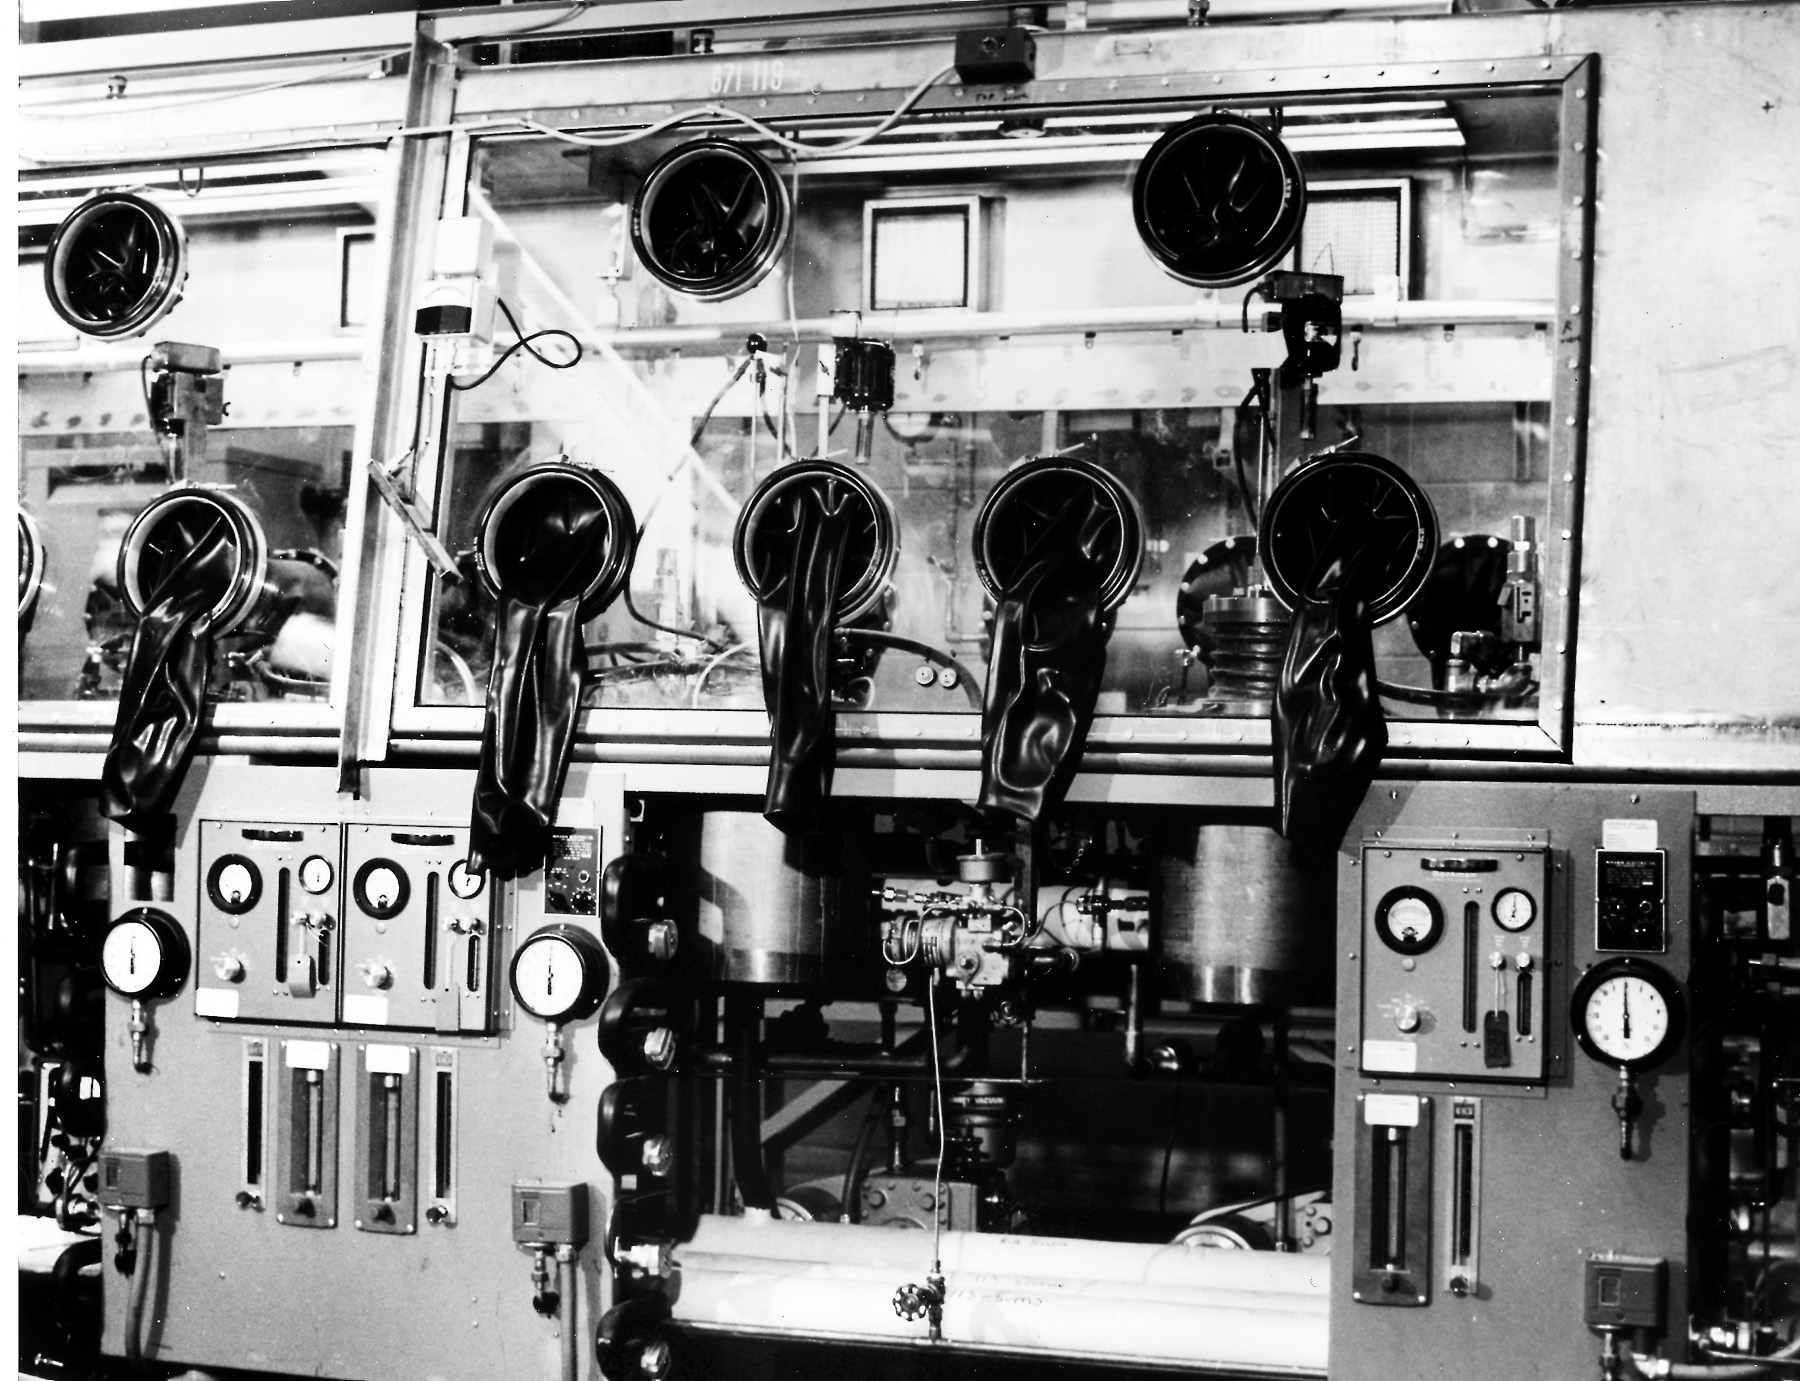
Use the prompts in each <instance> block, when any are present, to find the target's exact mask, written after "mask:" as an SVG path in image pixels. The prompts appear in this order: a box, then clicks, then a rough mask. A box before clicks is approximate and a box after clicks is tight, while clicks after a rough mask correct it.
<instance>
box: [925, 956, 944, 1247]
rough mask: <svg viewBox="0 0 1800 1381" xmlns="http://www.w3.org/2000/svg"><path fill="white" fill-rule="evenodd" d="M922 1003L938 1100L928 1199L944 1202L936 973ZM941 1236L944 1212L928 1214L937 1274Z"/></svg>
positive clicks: (927, 982)
mask: <svg viewBox="0 0 1800 1381" xmlns="http://www.w3.org/2000/svg"><path fill="white" fill-rule="evenodd" d="M925 1005H926V1008H927V1009H928V1015H929V1016H930V1019H931V1090H932V1096H933V1097H934V1098H935V1099H936V1100H937V1130H938V1153H937V1166H936V1168H935V1169H934V1170H933V1171H932V1172H931V1202H932V1203H933V1204H941V1203H943V1202H944V1154H945V1151H946V1150H947V1149H948V1146H949V1132H948V1130H947V1129H946V1128H945V1125H944V1067H943V1064H942V1062H941V1061H940V1060H939V1058H938V1025H937V975H936V974H928V975H926V979H925ZM943 1236H944V1215H943V1214H942V1213H933V1214H932V1215H931V1274H932V1275H933V1276H939V1275H942V1274H943V1270H944V1266H943V1263H944V1255H943V1251H942V1249H941V1243H942V1241H943Z"/></svg>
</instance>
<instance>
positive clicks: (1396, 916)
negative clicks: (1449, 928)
mask: <svg viewBox="0 0 1800 1381" xmlns="http://www.w3.org/2000/svg"><path fill="white" fill-rule="evenodd" d="M1375 933H1376V934H1377V935H1379V936H1380V937H1381V943H1382V944H1384V945H1386V946H1387V947H1388V948H1389V949H1391V950H1393V951H1394V952H1395V953H1397V954H1423V953H1424V952H1425V951H1426V950H1428V949H1430V948H1431V947H1432V946H1433V945H1435V944H1436V943H1437V942H1438V940H1439V939H1440V938H1441V937H1442V936H1443V933H1444V908H1443V907H1441V906H1440V905H1438V899H1437V898H1436V897H1434V896H1432V894H1431V893H1429V892H1427V891H1426V890H1425V889H1424V888H1423V887H1396V888H1394V889H1393V890H1392V891H1390V892H1389V893H1388V894H1387V895H1386V896H1385V897H1383V898H1382V899H1381V904H1380V905H1379V906H1377V907H1376V908H1375Z"/></svg>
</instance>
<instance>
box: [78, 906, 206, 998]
mask: <svg viewBox="0 0 1800 1381" xmlns="http://www.w3.org/2000/svg"><path fill="white" fill-rule="evenodd" d="M127 925H137V926H142V927H143V928H144V929H145V930H148V931H149V932H150V934H151V935H152V936H154V937H155V939H156V942H157V944H158V945H160V946H161V947H162V958H161V962H159V963H158V965H157V972H156V976H155V977H154V978H152V979H151V980H150V982H149V983H148V984H147V985H146V986H145V987H143V988H141V989H139V990H138V991H137V992H135V993H133V992H127V991H125V989H123V988H121V987H119V986H118V985H117V984H116V983H114V982H113V980H112V975H111V974H109V973H108V972H107V971H106V946H107V943H108V941H110V940H111V939H112V937H113V936H114V934H116V933H117V932H118V931H119V930H120V929H121V928H123V927H124V926H127ZM192 966H193V952H192V950H191V949H190V948H189V946H188V940H187V935H186V934H185V933H184V932H183V931H182V929H181V927H180V926H179V925H177V924H176V923H175V918H174V917H172V916H170V915H169V914H168V913H167V912H165V911H158V910H157V909H156V908H155V907H153V906H137V907H133V908H132V909H131V910H130V911H127V912H125V913H124V914H123V915H121V916H118V917H116V918H115V919H114V920H113V922H112V924H111V925H109V926H107V928H106V935H105V936H104V937H103V938H102V939H101V941H100V978H101V981H102V982H104V983H105V984H106V986H107V988H108V989H109V990H110V991H112V992H114V993H117V994H118V995H119V996H120V997H123V998H128V999H129V1000H131V1001H133V1002H143V1001H147V1000H151V999H155V998H164V997H173V996H174V995H175V994H176V993H178V992H180V991H181V985H182V984H183V983H185V982H187V976H188V970H189V969H190V968H191V967H192Z"/></svg>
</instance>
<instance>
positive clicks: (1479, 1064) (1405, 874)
mask: <svg viewBox="0 0 1800 1381" xmlns="http://www.w3.org/2000/svg"><path fill="white" fill-rule="evenodd" d="M1549 872H1550V850H1549V846H1548V844H1547V843H1546V842H1545V839H1544V838H1543V836H1542V835H1541V834H1540V835H1537V836H1534V837H1532V838H1529V839H1526V838H1524V837H1521V839H1520V841H1519V842H1518V843H1516V844H1507V843H1503V842H1501V841H1499V840H1495V839H1487V840H1484V841H1483V843H1482V846H1481V847H1471V846H1470V845H1469V844H1467V843H1466V842H1465V841H1461V840H1457V839H1445V840H1441V841H1430V842H1418V841H1408V842H1407V843H1404V844H1399V843H1390V842H1387V841H1383V840H1374V841H1370V842H1366V843H1365V844H1364V845H1363V849H1362V874H1363V899H1362V901H1363V927H1362V929H1363V953H1364V956H1365V962H1364V964H1363V969H1362V971H1363V993H1362V1042H1361V1052H1362V1070H1363V1072H1364V1073H1365V1074H1395V1075H1412V1076H1417V1077H1422V1078H1432V1079H1438V1078H1449V1079H1486V1080H1507V1081H1521V1082H1530V1081H1537V1080H1541V1079H1542V1078H1543V1077H1544V1068H1545V1055H1544V1050H1545V1040H1544V1016H1545V1011H1546V1004H1545V992H1544V988H1545V970H1546V968H1547V966H1548V961H1549V940H1550V934H1551V917H1550V915H1549V914H1548V913H1549V907H1548V898H1549V895H1550V890H1549Z"/></svg>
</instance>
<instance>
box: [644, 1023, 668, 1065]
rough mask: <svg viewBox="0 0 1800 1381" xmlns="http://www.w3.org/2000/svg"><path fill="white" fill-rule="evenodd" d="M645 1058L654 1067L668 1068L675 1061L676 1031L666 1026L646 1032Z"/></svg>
mask: <svg viewBox="0 0 1800 1381" xmlns="http://www.w3.org/2000/svg"><path fill="white" fill-rule="evenodd" d="M644 1059H645V1060H646V1061H647V1062H648V1063H649V1065H650V1067H651V1068H652V1069H667V1068H668V1067H669V1066H670V1065H672V1064H674V1063H675V1033H674V1032H673V1031H671V1030H670V1029H669V1028H668V1027H666V1026H658V1027H654V1028H653V1029H651V1030H649V1031H646V1032H644Z"/></svg>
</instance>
